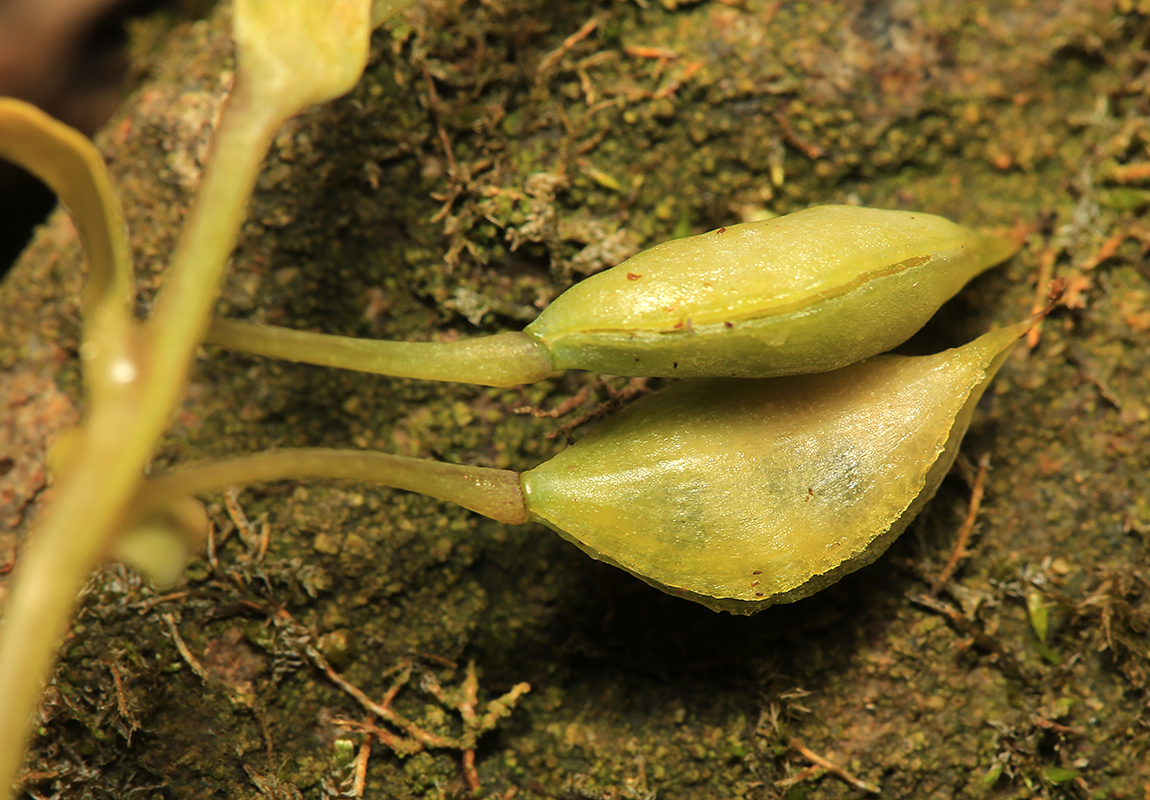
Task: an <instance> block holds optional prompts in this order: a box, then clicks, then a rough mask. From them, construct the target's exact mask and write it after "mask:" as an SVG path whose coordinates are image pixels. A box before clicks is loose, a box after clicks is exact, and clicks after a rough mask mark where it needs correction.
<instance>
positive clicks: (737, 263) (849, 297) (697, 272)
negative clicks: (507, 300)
mask: <svg viewBox="0 0 1150 800" xmlns="http://www.w3.org/2000/svg"><path fill="white" fill-rule="evenodd" d="M1015 249H1016V247H1015V245H1014V244H1013V243H1011V242H1009V241H1007V240H1005V239H1001V238H999V237H994V236H987V235H983V234H979V233H976V232H974V231H971V230H968V229H966V228H964V227H962V226H960V225H956V224H954V223H953V222H950V221H948V220H946V219H943V218H942V217H938V216H935V215H933V214H923V213H919V212H910V211H884V210H880V209H874V208H857V207H854V206H818V207H815V208H810V209H807V210H805V211H799V212H796V213H794V214H788V215H787V216H784V217H777V218H775V219H771V220H766V221H763V222H750V223H745V224H742V225H732V226H729V227H726V228H719V229H718V230H714V231H711V232H710V233H704V234H701V235H698V236H689V237H687V238H684V239H676V240H673V241H670V242H664V243H663V244H660V245H656V246H655V247H652V248H651V249H649V250H644V251H643V252H641V253H639V254H638V255H636V256H634V257H632V258H630V259H628V260H627V261H625V262H623V263H622V264H620V265H619V266H617V267H614V268H613V269H610V270H607V271H606V272H602V273H600V274H598V275H593V276H592V277H590V278H588V279H587V280H585V281H583V282H581V283H579V284H576V285H575V286H573V287H572V288H571V289H569V290H568V291H567V292H565V293H564V294H562V295H560V296H559V297H558V298H557V299H556V300H555V302H553V303H552V304H551V305H550V306H549V307H548V308H547V309H546V310H545V311H544V312H543V313H542V314H541V315H540V316H539V318H538V319H537V320H536V321H535V322H533V323H532V324H531V325H529V326H528V327H527V328H526V330H525V331H524V333H526V334H527V335H528V336H531V337H533V338H535V339H537V340H539V341H541V342H542V343H543V344H544V345H545V346H546V349H547V351H548V353H549V354H550V357H551V361H552V365H553V367H554V369H555V370H556V371H559V370H564V369H587V370H594V371H598V372H606V373H610V374H616V375H645V376H659V377H672V376H678V377H718V376H730V377H770V376H776V375H794V374H802V373H809V372H823V371H826V370H831V369H837V368H838V367H842V366H846V365H847V364H853V363H854V362H856V361H860V360H862V359H864V358H868V357H869V356H872V355H875V354H876V353H881V352H883V351H885V350H889V349H890V348H892V347H894V346H896V345H898V344H900V343H902V342H904V341H906V340H907V339H908V338H910V336H911V335H912V334H914V332H915V331H917V330H918V329H919V328H920V327H922V325H923V324H924V323H925V322H926V321H927V320H928V319H929V318H930V317H931V315H932V314H934V312H935V311H936V310H937V309H938V307H939V306H940V305H942V304H943V303H944V302H945V301H946V300H947V299H949V298H950V297H952V296H953V295H954V294H955V292H957V291H958V290H959V289H960V288H961V287H962V286H963V284H965V283H966V282H967V281H969V280H970V279H971V278H972V277H974V276H975V275H977V274H979V273H980V272H982V271H983V270H985V269H987V268H988V267H990V266H993V265H994V264H997V263H999V262H1000V261H1002V260H1004V259H1006V258H1008V257H1009V256H1010V255H1011V253H1012V252H1014V250H1015Z"/></svg>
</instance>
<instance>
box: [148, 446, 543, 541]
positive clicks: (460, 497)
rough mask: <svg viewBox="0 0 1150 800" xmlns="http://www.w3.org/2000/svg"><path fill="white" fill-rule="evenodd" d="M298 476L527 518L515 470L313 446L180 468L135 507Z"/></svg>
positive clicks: (505, 518) (503, 517)
mask: <svg viewBox="0 0 1150 800" xmlns="http://www.w3.org/2000/svg"><path fill="white" fill-rule="evenodd" d="M298 478H344V479H349V480H356V481H365V482H367V483H377V484H382V485H383V486H390V487H392V488H393V489H403V490H405V491H409V492H419V493H420V494H426V495H429V496H431V497H435V498H438V499H440V500H448V501H450V502H452V503H458V504H459V505H461V506H463V507H464V508H467V509H470V510H472V511H475V512H477V513H479V514H483V515H484V516H487V517H491V518H492V519H495V520H498V521H499V522H506V523H510V524H514V525H519V524H522V523H524V522H527V521H528V519H529V516H528V514H527V509H526V507H525V500H524V497H523V489H522V487H521V485H520V482H519V473H518V472H511V471H510V470H505V469H492V468H490V467H471V466H467V465H464V464H447V463H444V462H442V461H432V460H431V459H426V458H406V457H404V456H395V455H391V454H389V453H376V452H372V451H367V450H331V449H325V448H318V447H317V448H300V449H285V450H272V451H269V452H266V453H257V454H256V455H251V456H241V457H239V458H229V459H226V460H222V461H211V462H207V463H204V464H194V465H192V466H189V467H181V468H180V469H178V470H175V471H173V472H170V473H168V474H166V475H161V476H160V477H158V478H153V479H151V480H148V481H146V482H145V483H144V484H143V486H142V488H141V493H140V496H141V500H140V504H139V506H138V507H137V508H136V509H135V511H136V513H138V514H146V513H147V512H148V511H149V510H150V507H152V506H154V505H160V504H163V503H164V502H165V501H166V500H167V499H168V498H172V497H177V496H182V495H188V494H203V493H204V492H210V491H217V490H219V489H223V488H225V487H227V486H242V485H245V484H249V483H260V482H263V481H278V480H285V479H298Z"/></svg>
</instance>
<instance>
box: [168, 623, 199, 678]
mask: <svg viewBox="0 0 1150 800" xmlns="http://www.w3.org/2000/svg"><path fill="white" fill-rule="evenodd" d="M164 622H166V623H168V630H169V631H171V632H172V641H174V642H175V643H176V649H177V650H179V651H180V657H181V658H183V659H184V661H185V662H187V664H188V666H189V667H191V668H192V672H194V673H196V675H197V676H198V677H199V679H200V680H202V681H203V682H204V683H207V682H208V671H207V670H206V669H204V666H203V664H201V663H200V662H199V661H197V660H196V657H195V656H193V655H192V651H191V650H189V649H188V646H187V645H186V644H184V639H183V637H182V636H180V632H179V630H177V629H176V620H175V618H174V617H173V616H172V615H171V614H164Z"/></svg>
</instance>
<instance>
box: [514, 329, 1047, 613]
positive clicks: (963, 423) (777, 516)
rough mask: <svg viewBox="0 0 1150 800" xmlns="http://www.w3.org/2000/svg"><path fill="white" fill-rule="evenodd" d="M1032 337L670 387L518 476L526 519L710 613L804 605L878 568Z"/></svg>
mask: <svg viewBox="0 0 1150 800" xmlns="http://www.w3.org/2000/svg"><path fill="white" fill-rule="evenodd" d="M1032 324H1033V323H1032V321H1029V320H1028V321H1027V322H1024V323H1020V324H1018V325H1014V326H1011V327H1008V328H1004V329H1002V330H999V331H995V332H993V333H989V334H986V335H985V336H982V337H981V338H979V339H977V340H975V341H974V342H971V343H970V344H967V345H965V346H964V347H960V348H956V349H954V350H948V351H946V352H944V353H940V354H938V355H933V356H925V357H908V356H893V355H888V356H879V357H877V358H873V359H870V360H868V361H865V362H863V363H861V364H855V365H852V366H850V367H845V368H843V369H840V370H836V371H834V372H828V373H822V374H818V375H806V376H799V377H790V378H773V379H764V380H756V381H740V380H731V379H718V380H701V381H683V382H680V383H677V384H675V385H673V386H671V387H670V388H668V389H666V390H664V391H662V392H659V393H657V394H655V395H652V396H651V397H648V398H644V399H643V400H641V401H639V402H637V403H635V404H634V405H632V406H630V407H629V408H627V409H625V410H624V411H622V412H621V413H619V414H617V415H615V416H614V417H612V418H611V419H609V420H608V421H607V422H605V423H604V424H602V425H601V426H600V427H598V428H597V429H595V430H594V431H593V432H591V433H590V434H589V435H588V436H586V437H585V438H584V439H582V440H581V441H579V442H578V443H576V444H575V445H573V446H572V447H570V448H568V449H567V450H565V451H563V452H562V453H560V454H559V455H558V456H556V457H555V458H553V459H551V460H550V461H548V462H546V463H545V464H542V465H541V466H539V467H537V468H535V469H533V470H530V471H528V472H525V473H524V474H523V476H522V479H521V482H522V486H523V491H524V495H525V497H526V505H527V511H528V513H529V514H530V515H531V516H532V517H534V518H535V519H537V520H538V521H540V522H543V523H545V524H546V525H548V526H550V527H552V528H554V529H555V530H557V531H558V532H559V533H560V534H562V535H563V536H564V537H565V538H567V539H569V540H570V541H572V542H574V543H575V544H576V545H578V546H579V547H580V548H582V549H583V550H584V551H586V552H587V553H588V554H590V555H591V556H593V557H595V558H597V559H600V560H602V561H606V562H608V563H611V564H614V565H616V566H619V567H621V568H623V569H625V570H627V571H628V572H630V573H632V574H634V575H636V576H638V577H640V578H642V579H643V580H645V581H647V582H648V583H650V584H652V585H653V586H656V587H658V588H661V589H663V590H665V591H667V592H669V593H671V594H675V595H680V596H684V597H688V598H690V599H693V600H696V601H698V602H700V603H703V604H704V605H706V606H709V607H710V608H713V609H716V610H726V611H732V612H735V613H752V612H754V611H758V610H760V609H761V608H764V607H766V606H768V605H771V604H774V603H784V602H791V601H794V600H798V599H800V598H803V597H806V596H808V595H810V594H812V593H814V592H816V591H818V590H819V589H821V588H823V587H824V586H826V585H828V584H830V583H833V582H834V581H836V580H838V579H839V578H841V577H842V576H843V575H845V574H847V573H849V572H852V571H854V570H856V569H858V568H860V567H862V566H865V565H866V564H869V563H870V562H871V561H873V560H874V559H875V558H877V557H878V556H879V555H881V554H882V552H883V551H884V550H885V549H886V548H887V546H888V545H889V544H890V543H891V542H892V541H893V540H894V538H895V537H897V536H898V534H899V533H901V532H902V530H903V529H904V528H905V527H906V526H907V524H908V523H909V522H910V520H911V519H912V518H913V517H914V516H915V515H916V514H917V513H918V512H919V510H920V509H921V508H922V506H923V505H924V504H925V503H926V502H927V501H928V500H929V499H930V498H931V497H932V496H933V495H934V492H935V490H936V489H937V488H938V485H939V483H940V482H941V481H942V478H943V476H944V475H945V474H946V472H947V470H948V469H949V468H950V465H951V463H952V462H953V460H954V457H955V454H956V452H957V450H958V446H959V442H960V440H961V439H962V436H963V434H964V433H965V432H966V429H967V426H968V424H969V422H970V418H971V414H972V413H973V411H974V407H975V404H976V403H977V402H978V398H979V397H980V396H981V395H982V393H983V391H984V390H985V388H986V386H987V384H988V383H989V382H990V380H991V378H993V376H994V374H995V372H996V371H997V370H998V368H999V367H1000V366H1001V365H1002V363H1003V362H1004V360H1005V359H1006V356H1007V354H1008V353H1009V352H1010V350H1011V349H1012V347H1013V345H1014V344H1015V342H1016V341H1017V340H1018V338H1019V337H1020V336H1021V335H1022V334H1023V333H1024V332H1025V331H1026V330H1027V329H1029V327H1030V326H1031V325H1032Z"/></svg>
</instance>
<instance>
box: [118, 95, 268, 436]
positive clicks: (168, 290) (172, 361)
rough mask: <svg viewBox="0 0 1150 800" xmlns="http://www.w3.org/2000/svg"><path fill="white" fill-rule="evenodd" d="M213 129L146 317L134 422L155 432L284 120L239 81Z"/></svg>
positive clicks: (203, 326) (177, 389)
mask: <svg viewBox="0 0 1150 800" xmlns="http://www.w3.org/2000/svg"><path fill="white" fill-rule="evenodd" d="M242 77H243V76H242V75H241V77H240V80H239V81H238V82H237V84H236V89H235V93H234V94H233V96H232V97H231V99H230V100H229V102H228V107H227V109H226V111H225V113H224V115H223V117H222V118H221V120H220V125H219V128H218V129H217V130H216V132H215V140H214V144H213V152H212V157H211V159H210V161H209V163H208V167H207V169H206V171H205V172H204V178H203V181H202V182H201V184H200V189H199V192H198V194H197V196H196V202H195V204H194V205H193V207H192V209H191V212H190V214H189V215H188V221H187V224H186V225H185V227H184V230H183V234H182V235H181V237H180V240H179V243H178V245H177V246H176V251H175V253H174V255H173V257H172V262H171V266H170V267H169V268H168V270H167V273H166V274H165V278H164V288H163V292H162V293H161V295H160V298H159V300H158V301H157V302H156V310H155V313H154V314H153V315H152V317H151V318H150V319H149V320H148V322H147V323H146V331H145V339H146V340H147V341H148V342H149V344H150V345H151V353H152V358H151V360H150V363H148V364H147V365H146V367H147V375H148V384H147V388H146V390H145V393H144V397H143V399H142V403H141V408H140V409H139V418H138V419H137V422H136V427H137V428H139V429H142V430H145V431H147V432H148V435H149V436H150V437H151V438H152V439H153V440H154V439H155V438H156V437H158V436H159V434H160V432H161V430H163V428H164V426H165V424H166V423H167V421H168V416H169V414H171V411H172V408H173V407H174V406H175V404H176V401H177V399H178V398H179V397H180V396H181V394H182V392H183V388H184V381H185V380H186V377H187V373H188V369H189V367H190V366H191V362H192V359H193V357H194V356H195V352H196V347H197V346H198V345H199V343H200V341H201V340H202V339H203V336H204V332H205V331H206V330H207V327H208V322H209V320H210V315H211V310H212V306H213V305H215V302H216V296H217V294H218V292H219V283H220V278H221V276H222V275H223V271H224V267H225V266H226V265H227V261H228V255H229V254H230V253H231V251H232V248H233V247H234V246H235V241H236V236H237V234H238V232H239V229H240V225H241V224H242V222H243V219H244V212H245V209H246V206H247V203H248V198H249V197H250V196H251V191H252V188H253V187H254V186H255V182H256V177H257V176H258V175H259V169H260V163H261V162H262V160H263V156H264V154H265V153H266V152H267V149H268V146H269V144H270V143H271V138H272V136H273V135H274V133H275V131H276V129H277V128H278V127H279V125H280V124H281V122H282V120H281V118H280V117H279V115H278V113H277V112H276V109H275V106H274V105H269V104H266V103H260V102H259V100H258V98H256V97H253V96H252V95H251V93H250V92H249V91H248V90H247V87H246V85H245V84H244V82H243V79H242Z"/></svg>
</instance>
